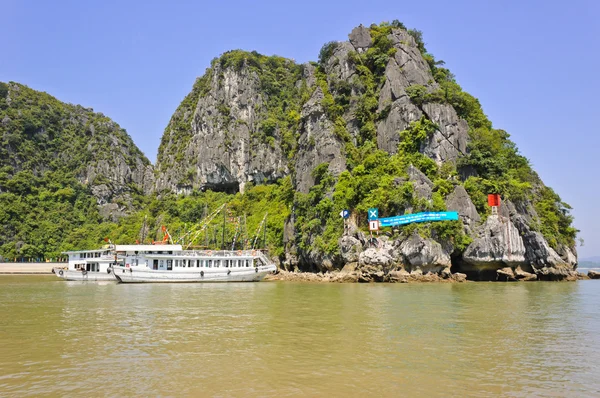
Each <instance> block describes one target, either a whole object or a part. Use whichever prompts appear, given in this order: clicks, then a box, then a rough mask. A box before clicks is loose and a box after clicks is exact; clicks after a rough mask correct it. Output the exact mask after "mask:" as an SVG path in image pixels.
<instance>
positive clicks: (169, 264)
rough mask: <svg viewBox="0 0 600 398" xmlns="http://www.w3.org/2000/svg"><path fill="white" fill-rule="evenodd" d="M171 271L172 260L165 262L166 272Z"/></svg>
mask: <svg viewBox="0 0 600 398" xmlns="http://www.w3.org/2000/svg"><path fill="white" fill-rule="evenodd" d="M172 269H173V260H167V271H171V270H172Z"/></svg>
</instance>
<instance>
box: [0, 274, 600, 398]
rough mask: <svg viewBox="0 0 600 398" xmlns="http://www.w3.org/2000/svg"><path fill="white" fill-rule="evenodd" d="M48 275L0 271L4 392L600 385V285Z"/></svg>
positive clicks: (551, 391) (426, 391) (380, 392)
mask: <svg viewBox="0 0 600 398" xmlns="http://www.w3.org/2000/svg"><path fill="white" fill-rule="evenodd" d="M26 278H30V279H26ZM50 280H52V279H47V278H46V279H39V278H35V277H20V278H17V279H15V278H14V277H13V278H12V279H11V278H4V277H0V313H1V315H2V316H1V317H0V395H3V396H4V395H8V396H36V395H40V394H50V395H65V394H68V395H85V394H93V395H98V394H105V395H119V396H121V395H186V396H189V395H192V396H194V395H199V396H299V395H309V396H310V395H334V396H340V395H349V396H355V395H376V396H398V395H399V394H400V393H402V395H423V396H447V395H461V396H492V395H505V396H513V397H525V396H532V395H533V396H597V395H598V394H600V382H599V381H598V378H597V374H599V372H600V365H599V364H600V348H599V347H600V337H599V336H600V306H599V305H598V302H599V301H600V293H599V290H600V289H599V288H598V287H599V286H600V285H598V284H597V282H596V283H594V281H580V282H577V283H530V284H526V283H519V284H501V283H477V284H460V285H445V284H432V285H426V284H419V285H417V284H415V285H358V284H348V285H343V284H342V285H338V284H331V285H325V284H323V285H321V284H295V283H246V284H205V285H204V284H196V285H195V284H189V285H186V284H182V285H179V284H178V285H169V284H164V285H116V284H103V285H95V284H86V283H64V282H59V283H50V282H49V281H50Z"/></svg>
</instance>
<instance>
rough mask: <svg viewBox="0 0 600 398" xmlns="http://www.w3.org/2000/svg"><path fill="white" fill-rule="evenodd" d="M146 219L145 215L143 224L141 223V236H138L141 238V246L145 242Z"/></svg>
mask: <svg viewBox="0 0 600 398" xmlns="http://www.w3.org/2000/svg"><path fill="white" fill-rule="evenodd" d="M147 218H148V215H147V214H145V215H144V222H143V223H142V231H141V232H142V234H141V235H142V236H140V238H142V239H141V242H142V244H144V241H145V240H146V219H147Z"/></svg>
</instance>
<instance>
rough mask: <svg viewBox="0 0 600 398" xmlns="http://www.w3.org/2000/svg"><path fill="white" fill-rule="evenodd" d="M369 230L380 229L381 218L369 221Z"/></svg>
mask: <svg viewBox="0 0 600 398" xmlns="http://www.w3.org/2000/svg"><path fill="white" fill-rule="evenodd" d="M369 231H379V220H370V221H369Z"/></svg>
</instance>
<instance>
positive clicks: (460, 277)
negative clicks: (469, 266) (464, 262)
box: [452, 272, 467, 282]
mask: <svg viewBox="0 0 600 398" xmlns="http://www.w3.org/2000/svg"><path fill="white" fill-rule="evenodd" d="M452 279H454V280H455V281H456V282H466V281H467V275H466V274H463V273H460V272H456V273H454V274H452Z"/></svg>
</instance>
